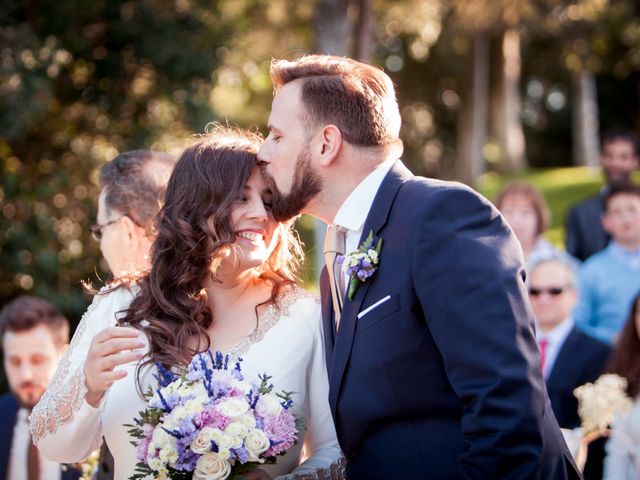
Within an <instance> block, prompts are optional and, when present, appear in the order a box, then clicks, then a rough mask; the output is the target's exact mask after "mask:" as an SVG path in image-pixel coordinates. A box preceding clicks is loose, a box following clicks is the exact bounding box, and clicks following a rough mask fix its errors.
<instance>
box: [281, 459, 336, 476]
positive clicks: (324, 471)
mask: <svg viewBox="0 0 640 480" xmlns="http://www.w3.org/2000/svg"><path fill="white" fill-rule="evenodd" d="M282 478H283V480H347V461H346V459H345V458H344V457H340V458H339V459H338V460H336V461H335V462H333V463H332V464H331V465H329V466H328V467H326V468H320V469H318V470H315V471H314V472H309V473H299V474H295V473H294V474H291V475H285V476H284V477H282Z"/></svg>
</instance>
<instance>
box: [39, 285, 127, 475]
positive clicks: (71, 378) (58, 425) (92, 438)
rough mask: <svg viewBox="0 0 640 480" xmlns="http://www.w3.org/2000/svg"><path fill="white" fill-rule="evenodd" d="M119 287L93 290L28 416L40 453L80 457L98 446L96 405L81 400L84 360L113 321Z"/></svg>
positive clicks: (122, 304)
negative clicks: (93, 344)
mask: <svg viewBox="0 0 640 480" xmlns="http://www.w3.org/2000/svg"><path fill="white" fill-rule="evenodd" d="M122 290H123V289H122V288H121V289H119V290H115V291H112V292H109V293H104V292H103V291H101V292H100V293H98V294H97V295H96V296H95V297H94V299H93V302H92V303H91V305H90V306H89V308H88V309H87V311H86V312H85V314H84V315H83V316H82V319H81V320H80V324H79V325H78V328H77V329H76V332H75V334H74V335H73V339H72V340H71V344H70V345H69V349H68V350H67V352H66V353H65V354H64V356H63V357H62V359H61V360H60V363H59V364H58V368H57V370H56V373H55V375H54V377H53V379H52V380H51V382H50V383H49V386H48V387H47V390H46V392H45V393H44V395H43V396H42V398H41V399H40V401H39V402H38V404H37V405H36V406H35V407H34V408H33V411H32V413H31V417H30V418H29V422H30V429H31V435H32V437H33V440H34V443H36V444H37V445H38V448H39V449H40V450H41V451H42V453H43V454H44V455H45V457H47V458H49V459H51V460H55V461H60V462H65V463H66V462H77V461H81V460H83V459H84V457H86V455H88V454H89V453H91V451H93V450H94V449H96V448H97V447H99V446H100V443H101V441H102V439H101V437H102V431H101V425H100V409H99V408H94V407H92V406H91V405H89V404H88V403H87V402H86V401H85V398H84V397H85V393H86V387H85V378H84V361H85V358H86V356H87V352H88V350H89V346H90V345H91V340H92V339H93V337H94V335H95V334H96V333H98V332H99V331H101V330H103V329H104V328H106V327H109V326H112V325H115V323H116V314H117V313H118V312H119V311H121V310H122V309H123V308H126V306H127V305H128V302H129V301H130V298H131V297H130V294H127V293H125V292H122Z"/></svg>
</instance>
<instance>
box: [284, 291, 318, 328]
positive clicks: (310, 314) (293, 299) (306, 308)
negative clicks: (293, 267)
mask: <svg viewBox="0 0 640 480" xmlns="http://www.w3.org/2000/svg"><path fill="white" fill-rule="evenodd" d="M276 308H277V309H278V310H279V312H280V314H281V315H286V316H289V317H292V318H293V319H294V320H296V319H300V320H305V321H307V322H309V323H316V322H317V321H318V320H319V318H320V296H319V295H318V294H316V293H312V292H309V291H307V290H305V289H303V288H300V287H299V286H297V285H291V286H287V287H286V288H285V289H284V290H283V291H282V292H280V293H279V294H278V296H277V297H276Z"/></svg>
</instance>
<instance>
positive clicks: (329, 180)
mask: <svg viewBox="0 0 640 480" xmlns="http://www.w3.org/2000/svg"><path fill="white" fill-rule="evenodd" d="M392 158H393V159H397V158H399V157H398V151H397V150H394V151H390V150H387V151H385V150H383V149H380V148H362V147H353V146H348V148H345V149H344V152H342V153H341V154H340V155H339V156H337V157H336V158H335V160H334V161H333V162H332V163H331V164H330V165H329V166H326V167H324V168H323V169H322V170H321V171H320V174H321V175H322V191H321V192H320V193H319V194H318V195H317V196H316V197H315V198H313V199H312V200H311V201H310V202H309V203H308V204H307V206H306V207H305V209H304V210H303V213H307V214H309V215H311V216H313V217H316V218H319V219H320V220H322V221H323V222H325V223H327V224H331V223H333V219H334V218H335V216H336V214H337V213H338V210H340V207H341V206H342V204H343V203H344V202H345V200H346V199H347V198H348V197H349V195H351V193H352V192H353V191H354V190H355V189H356V187H357V186H358V185H360V183H361V182H362V181H363V180H364V179H365V178H367V176H369V174H370V173H371V172H372V171H373V170H375V168H376V167H378V166H379V165H380V164H382V163H384V162H385V161H387V160H389V159H392Z"/></svg>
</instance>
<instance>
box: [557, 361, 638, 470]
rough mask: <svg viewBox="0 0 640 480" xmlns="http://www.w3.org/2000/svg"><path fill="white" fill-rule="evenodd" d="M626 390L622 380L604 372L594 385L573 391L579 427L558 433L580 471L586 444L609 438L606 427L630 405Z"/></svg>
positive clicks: (582, 467) (625, 384)
mask: <svg viewBox="0 0 640 480" xmlns="http://www.w3.org/2000/svg"><path fill="white" fill-rule="evenodd" d="M626 389H627V380H626V379H625V378H622V377H620V376H619V375H616V374H614V373H607V374H604V375H601V376H600V377H599V378H598V379H597V380H596V381H595V383H585V384H584V385H581V386H579V387H577V388H576V389H575V390H574V391H573V394H574V395H575V397H576V398H577V399H578V415H579V416H580V423H581V426H580V427H579V428H575V429H573V430H567V429H563V432H562V433H563V434H564V437H565V441H566V442H567V445H568V446H569V448H570V450H571V452H572V454H573V456H574V458H575V460H576V464H577V465H578V468H579V469H580V471H583V470H584V466H585V464H586V463H587V454H588V447H589V444H590V443H591V442H593V441H594V440H597V439H598V438H600V437H603V436H607V435H609V427H610V426H611V424H612V423H613V422H614V420H615V419H616V418H617V417H618V416H620V415H621V414H623V413H624V412H626V411H627V410H629V409H630V408H631V406H632V405H633V402H632V400H631V399H630V398H629V397H628V396H627V394H626Z"/></svg>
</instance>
